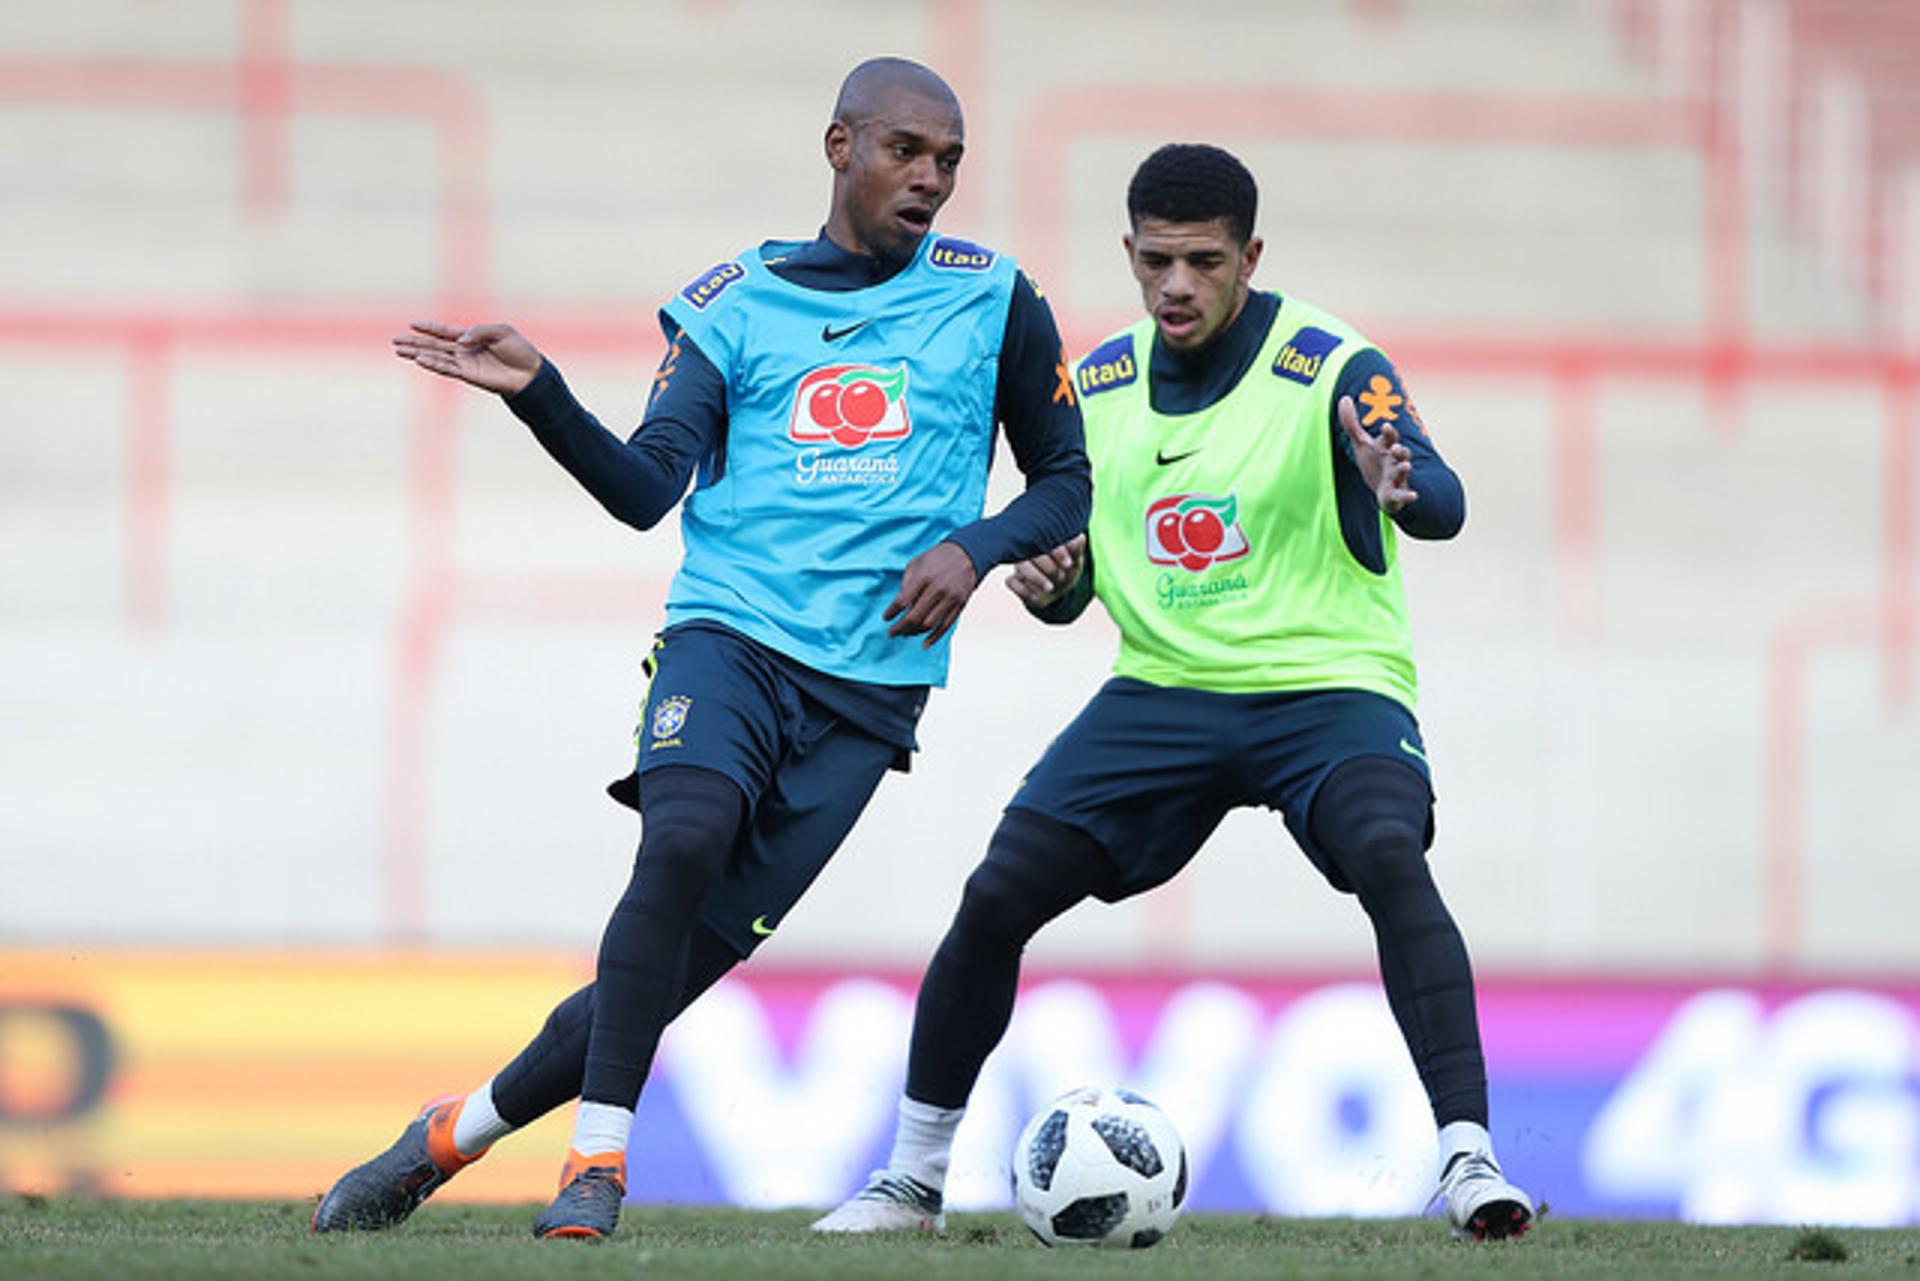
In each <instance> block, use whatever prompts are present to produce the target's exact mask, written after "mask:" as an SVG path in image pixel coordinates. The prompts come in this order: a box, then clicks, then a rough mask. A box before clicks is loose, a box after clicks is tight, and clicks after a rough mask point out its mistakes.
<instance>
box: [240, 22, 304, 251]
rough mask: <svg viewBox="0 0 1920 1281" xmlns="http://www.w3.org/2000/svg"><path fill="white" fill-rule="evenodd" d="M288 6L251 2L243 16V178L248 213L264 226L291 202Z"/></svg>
mask: <svg viewBox="0 0 1920 1281" xmlns="http://www.w3.org/2000/svg"><path fill="white" fill-rule="evenodd" d="M290 25H291V23H290V20H289V15H288V13H287V0H245V3H244V4H243V5H242V7H241V10H240V104H239V106H240V125H241V129H242V144H241V156H242V159H241V172H242V175H243V180H244V182H245V187H244V193H245V194H244V202H245V206H246V210H247V212H248V213H249V214H250V215H252V216H253V217H255V218H256V219H262V220H264V219H265V218H266V217H267V216H269V215H271V214H277V213H279V212H280V211H281V209H283V208H284V207H285V206H286V202H287V174H288V170H289V168H290V159H291V157H290V156H289V145H290V144H289V141H288V132H289V130H288V116H289V115H290V114H291V113H292V106H293V82H292V77H291V76H290V75H289V70H288V66H287V44H288V40H287V31H288V28H289V26H290Z"/></svg>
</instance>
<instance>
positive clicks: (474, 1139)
mask: <svg viewBox="0 0 1920 1281" xmlns="http://www.w3.org/2000/svg"><path fill="white" fill-rule="evenodd" d="M513 1130H514V1127H513V1126H512V1125H511V1124H510V1123H509V1122H508V1121H507V1120H506V1118H504V1117H502V1116H501V1115H500V1113H499V1111H498V1110H497V1109H496V1108H495V1107H494V1106H493V1082H492V1081H488V1082H487V1083H486V1084H485V1085H483V1086H481V1087H480V1088H479V1089H477V1090H475V1091H474V1092H473V1093H472V1094H469V1095H468V1096H467V1101H466V1102H465V1103H462V1104H461V1105H460V1115H459V1116H457V1117H455V1118H454V1121H453V1150H454V1151H456V1152H458V1153H459V1154H460V1155H461V1156H478V1155H479V1154H480V1153H482V1152H485V1151H486V1150H487V1149H488V1148H490V1147H492V1146H493V1145H494V1144H495V1143H498V1142H499V1141H500V1140H501V1139H504V1138H506V1137H507V1136H508V1135H509V1134H512V1133H513Z"/></svg>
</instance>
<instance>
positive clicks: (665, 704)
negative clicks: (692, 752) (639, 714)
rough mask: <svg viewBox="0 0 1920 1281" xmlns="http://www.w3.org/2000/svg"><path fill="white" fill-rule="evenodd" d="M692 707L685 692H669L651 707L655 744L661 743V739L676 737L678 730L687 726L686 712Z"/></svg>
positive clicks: (691, 702) (678, 733)
mask: <svg viewBox="0 0 1920 1281" xmlns="http://www.w3.org/2000/svg"><path fill="white" fill-rule="evenodd" d="M692 707H693V700H692V699H691V698H688V697H687V696H686V695H685V694H669V695H668V696H667V697H665V698H663V699H661V700H660V703H659V705H658V706H656V707H655V708H654V709H653V741H654V744H655V746H661V745H663V742H662V740H665V739H677V738H678V737H679V735H680V731H681V730H683V729H685V728H686V726H687V713H688V711H690V710H691V709H692Z"/></svg>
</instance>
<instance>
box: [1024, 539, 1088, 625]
mask: <svg viewBox="0 0 1920 1281" xmlns="http://www.w3.org/2000/svg"><path fill="white" fill-rule="evenodd" d="M1086 564H1087V536H1086V535H1085V534H1075V535H1074V536H1073V537H1072V538H1069V539H1068V540H1067V541H1066V542H1064V543H1062V544H1061V545H1060V546H1058V547H1056V548H1054V549H1053V550H1052V551H1050V552H1046V553H1043V554H1042V555H1039V556H1035V557H1032V558H1031V559H1029V560H1023V561H1019V562H1017V563H1015V565H1014V567H1013V572H1012V573H1011V574H1009V575H1007V590H1008V591H1010V592H1012V593H1013V594H1014V595H1015V596H1018V597H1019V598H1020V599H1021V600H1023V601H1025V602H1026V604H1027V608H1029V609H1045V608H1046V607H1047V606H1049V605H1051V604H1053V602H1055V601H1057V600H1059V599H1060V598H1061V597H1062V596H1064V595H1066V594H1067V591H1068V589H1069V588H1071V587H1072V586H1073V585H1074V584H1075V583H1077V582H1079V581H1080V574H1081V571H1082V570H1084V569H1085V568H1086Z"/></svg>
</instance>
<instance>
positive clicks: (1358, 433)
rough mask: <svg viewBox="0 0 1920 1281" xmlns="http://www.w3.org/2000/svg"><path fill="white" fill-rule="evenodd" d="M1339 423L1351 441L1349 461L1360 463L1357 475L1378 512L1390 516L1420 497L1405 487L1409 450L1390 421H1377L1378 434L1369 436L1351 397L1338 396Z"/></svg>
mask: <svg viewBox="0 0 1920 1281" xmlns="http://www.w3.org/2000/svg"><path fill="white" fill-rule="evenodd" d="M1340 426H1341V427H1342V428H1343V429H1345V431H1346V433H1347V439H1348V440H1350V441H1352V442H1353V461H1354V462H1356V463H1358V464H1359V465H1360V475H1361V476H1362V477H1364V478H1365V480H1366V482H1367V484H1368V485H1369V486H1370V487H1371V488H1372V489H1373V496H1374V497H1375V498H1377V499H1379V500H1380V510H1381V511H1383V512H1385V513H1387V515H1389V516H1391V515H1393V513H1395V512H1397V511H1399V510H1400V509H1401V508H1402V507H1405V506H1406V505H1407V504H1408V503H1411V502H1414V501H1415V500H1417V499H1418V498H1419V497H1420V495H1419V494H1416V493H1415V492H1414V491H1413V490H1411V489H1409V488H1408V487H1407V479H1408V478H1409V477H1410V476H1412V475H1413V452H1412V451H1411V450H1409V449H1408V448H1407V447H1406V446H1405V445H1403V444H1401V443H1400V433H1399V432H1397V431H1395V430H1394V429H1393V424H1392V423H1382V424H1380V434H1379V435H1378V436H1375V435H1373V434H1372V433H1371V432H1369V431H1368V430H1367V429H1366V428H1364V427H1362V426H1361V425H1360V411H1359V410H1357V409H1355V408H1354V407H1353V397H1351V396H1342V397H1341V398H1340Z"/></svg>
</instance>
